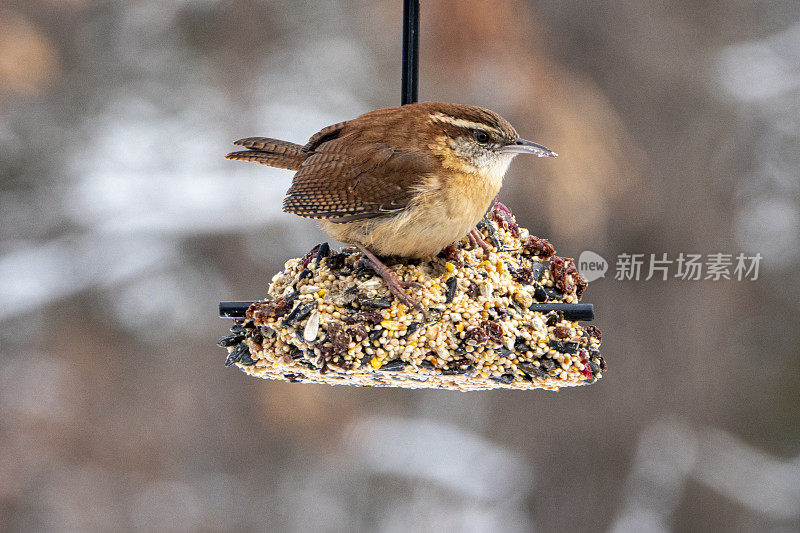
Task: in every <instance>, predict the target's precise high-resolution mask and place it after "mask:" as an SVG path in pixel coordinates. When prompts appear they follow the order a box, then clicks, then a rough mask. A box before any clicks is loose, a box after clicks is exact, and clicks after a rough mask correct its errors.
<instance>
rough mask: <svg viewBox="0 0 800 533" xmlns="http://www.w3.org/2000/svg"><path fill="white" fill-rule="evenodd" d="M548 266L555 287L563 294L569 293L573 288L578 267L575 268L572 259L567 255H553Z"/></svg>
mask: <svg viewBox="0 0 800 533" xmlns="http://www.w3.org/2000/svg"><path fill="white" fill-rule="evenodd" d="M550 268H551V269H552V271H553V281H554V283H555V285H556V288H557V289H558V290H560V291H561V292H563V293H565V294H567V293H571V292H572V291H573V290H574V289H575V278H576V277H577V276H578V269H577V268H575V263H574V261H573V260H572V259H571V258H569V257H561V256H558V255H557V256H555V257H553V262H552V263H551V264H550ZM573 274H574V275H575V276H573Z"/></svg>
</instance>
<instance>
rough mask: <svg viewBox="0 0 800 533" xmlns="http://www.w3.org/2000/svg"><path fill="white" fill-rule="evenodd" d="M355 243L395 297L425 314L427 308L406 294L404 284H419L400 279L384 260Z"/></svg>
mask: <svg viewBox="0 0 800 533" xmlns="http://www.w3.org/2000/svg"><path fill="white" fill-rule="evenodd" d="M355 245H356V247H357V248H358V249H359V250H361V253H362V254H364V257H366V258H367V261H369V263H370V265H371V266H372V268H373V269H374V270H375V273H377V274H378V275H379V276H380V277H382V278H383V281H385V282H386V285H387V286H388V287H389V290H390V291H391V292H392V294H394V295H395V297H396V298H397V299H398V300H400V301H401V302H403V303H404V304H405V305H406V306H408V307H410V308H414V309H416V310H417V311H419V312H421V313H422V314H425V309H424V308H423V307H422V305H420V303H419V302H417V301H416V300H415V299H413V298H412V297H411V296H409V295H408V294H406V292H405V291H404V290H403V287H404V286H413V285H418V284H416V283H414V282H404V281H402V280H400V278H398V277H397V274H395V273H394V270H392V269H391V268H389V267H387V266H386V265H385V264H383V261H381V260H380V259H378V257H377V256H376V255H375V254H373V253H372V252H370V251H369V250H367V248H366V247H365V246H363V245H361V244H359V243H355Z"/></svg>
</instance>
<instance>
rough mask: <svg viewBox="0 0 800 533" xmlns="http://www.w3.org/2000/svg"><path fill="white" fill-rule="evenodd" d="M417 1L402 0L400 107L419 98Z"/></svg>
mask: <svg viewBox="0 0 800 533" xmlns="http://www.w3.org/2000/svg"><path fill="white" fill-rule="evenodd" d="M418 85H419V0H403V82H402V85H401V95H400V100H401V101H400V103H401V105H406V104H413V103H414V102H416V101H417V99H418V98H419V95H418V90H417V87H418Z"/></svg>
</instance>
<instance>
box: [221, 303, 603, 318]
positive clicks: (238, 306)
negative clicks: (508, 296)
mask: <svg viewBox="0 0 800 533" xmlns="http://www.w3.org/2000/svg"><path fill="white" fill-rule="evenodd" d="M252 303H253V302H252V301H240V302H220V303H219V317H220V318H244V314H245V313H246V312H247V308H248V307H250V304H252ZM530 309H531V311H538V312H540V313H549V312H550V311H561V312H563V313H564V318H566V319H569V320H594V305H592V304H565V303H551V304H533V305H532V306H531V307H530Z"/></svg>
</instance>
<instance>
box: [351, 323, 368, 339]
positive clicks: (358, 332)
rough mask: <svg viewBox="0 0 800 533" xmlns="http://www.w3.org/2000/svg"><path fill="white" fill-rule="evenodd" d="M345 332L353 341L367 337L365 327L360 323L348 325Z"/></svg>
mask: <svg viewBox="0 0 800 533" xmlns="http://www.w3.org/2000/svg"><path fill="white" fill-rule="evenodd" d="M347 332H348V333H349V335H350V338H351V339H353V342H359V341H362V340H364V339H366V338H367V333H368V331H367V328H365V327H364V326H363V325H361V324H356V325H355V326H350V327H349V328H347Z"/></svg>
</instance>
